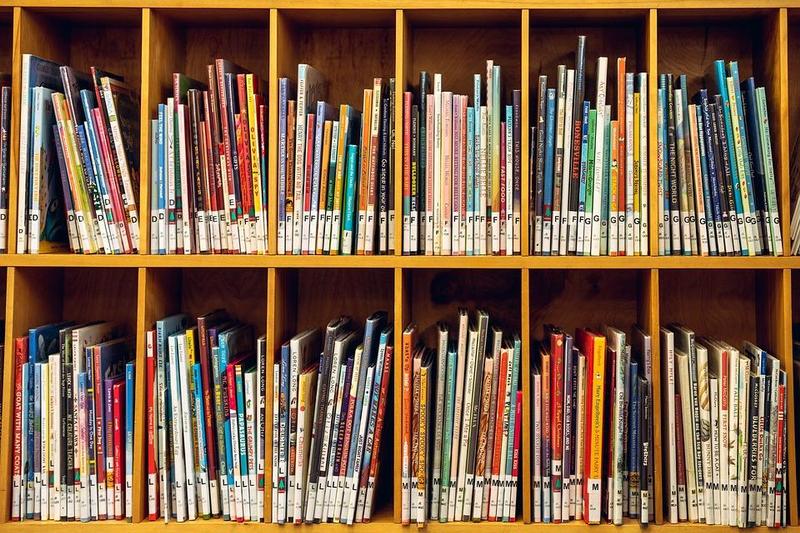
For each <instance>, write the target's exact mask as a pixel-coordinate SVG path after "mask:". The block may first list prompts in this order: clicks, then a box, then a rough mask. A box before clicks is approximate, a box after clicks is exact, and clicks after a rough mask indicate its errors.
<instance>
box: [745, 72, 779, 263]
mask: <svg viewBox="0 0 800 533" xmlns="http://www.w3.org/2000/svg"><path fill="white" fill-rule="evenodd" d="M742 108H743V109H744V115H745V118H746V120H747V135H744V136H743V138H744V137H747V140H748V143H749V144H748V146H749V147H750V156H751V159H750V162H751V164H752V165H751V166H752V182H753V183H752V186H753V188H752V190H751V197H753V198H754V201H755V207H756V220H757V221H758V225H759V228H760V232H761V234H762V235H763V241H762V242H763V243H764V244H767V245H768V247H767V249H771V248H772V241H771V239H770V234H771V229H770V223H769V218H768V217H767V216H766V212H767V210H768V209H767V208H768V205H769V202H768V200H767V196H766V194H767V192H766V191H767V188H766V181H765V172H764V154H762V153H761V129H760V128H759V123H758V110H757V107H756V83H755V80H754V79H753V78H752V77H750V78H747V79H746V80H745V81H743V82H742Z"/></svg>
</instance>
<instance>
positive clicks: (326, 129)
mask: <svg viewBox="0 0 800 533" xmlns="http://www.w3.org/2000/svg"><path fill="white" fill-rule="evenodd" d="M332 130H333V121H331V120H326V121H325V124H324V125H323V127H322V168H321V169H320V170H321V171H320V178H319V203H318V204H317V209H318V212H319V222H317V234H316V235H314V236H313V238H314V240H315V241H316V244H315V248H316V252H317V255H322V241H323V240H324V236H325V207H326V205H327V202H328V169H329V168H330V160H331V131H332ZM309 246H310V243H309Z"/></svg>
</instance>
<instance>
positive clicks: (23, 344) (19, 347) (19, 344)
mask: <svg viewBox="0 0 800 533" xmlns="http://www.w3.org/2000/svg"><path fill="white" fill-rule="evenodd" d="M27 362H28V337H19V338H17V339H14V459H13V465H12V470H13V472H12V473H13V476H14V478H13V485H14V487H15V489H14V491H15V492H16V491H19V497H20V498H21V501H25V496H24V495H23V492H24V489H23V484H22V365H24V364H25V363H27ZM16 487H18V488H16ZM13 503H17V502H13ZM19 509H20V507H19V504H17V505H14V506H13V507H12V509H11V520H12V521H14V522H16V521H18V520H19V519H20V516H19ZM15 511H16V514H15Z"/></svg>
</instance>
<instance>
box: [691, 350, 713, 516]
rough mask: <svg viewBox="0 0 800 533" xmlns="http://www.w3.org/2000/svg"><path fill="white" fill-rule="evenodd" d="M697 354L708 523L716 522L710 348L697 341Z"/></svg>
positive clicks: (699, 435) (704, 493) (701, 442)
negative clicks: (713, 519) (710, 394)
mask: <svg viewBox="0 0 800 533" xmlns="http://www.w3.org/2000/svg"><path fill="white" fill-rule="evenodd" d="M695 352H696V354H697V393H698V401H699V404H700V426H699V429H700V431H699V432H697V437H699V438H700V450H701V454H702V458H703V459H702V460H703V462H702V468H703V483H704V487H703V489H704V490H703V504H704V505H705V514H704V516H705V518H706V523H714V522H713V521H711V520H712V517H713V516H714V499H713V498H714V496H713V494H714V493H713V465H712V463H711V414H710V412H709V404H710V398H709V389H708V387H709V385H708V350H707V349H706V347H705V346H703V345H702V344H699V343H695Z"/></svg>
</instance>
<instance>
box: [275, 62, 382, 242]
mask: <svg viewBox="0 0 800 533" xmlns="http://www.w3.org/2000/svg"><path fill="white" fill-rule="evenodd" d="M279 83H280V86H279V103H278V105H279V110H278V113H279V115H278V116H279V118H278V138H279V143H278V253H279V254H311V255H313V254H331V255H336V254H342V255H350V254H358V255H363V254H367V255H369V254H391V253H393V252H394V193H393V191H394V188H393V185H392V184H393V183H394V155H393V154H394V145H395V139H394V100H395V80H394V78H391V79H389V80H388V83H387V81H386V80H383V79H381V78H375V79H374V81H373V86H372V88H371V89H364V99H363V104H362V111H360V112H359V111H358V110H356V109H354V108H353V107H352V106H350V105H348V104H341V105H340V106H339V108H338V109H337V108H336V107H335V106H333V105H331V104H329V103H328V102H326V101H325V99H326V95H327V82H326V81H325V78H324V77H323V75H322V73H320V72H319V71H318V70H316V69H315V68H314V67H312V66H311V65H307V64H305V63H301V64H299V65H298V66H297V86H296V88H295V85H294V82H292V81H291V80H289V79H288V78H281V79H280V80H279ZM337 118H338V120H337Z"/></svg>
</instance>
